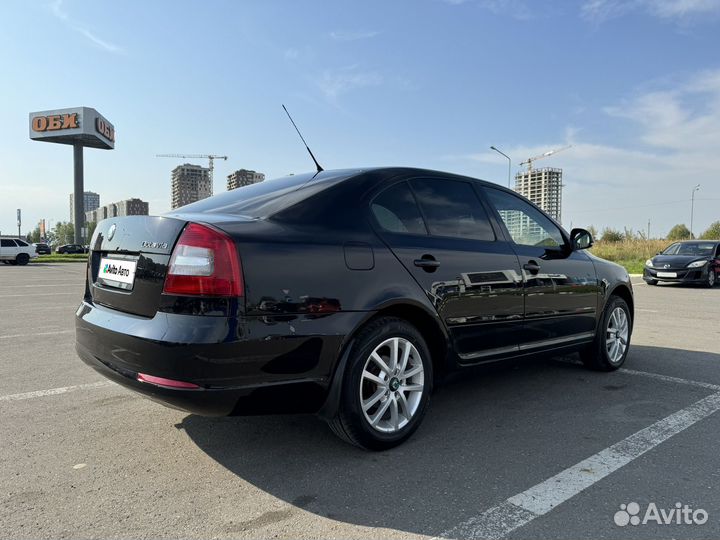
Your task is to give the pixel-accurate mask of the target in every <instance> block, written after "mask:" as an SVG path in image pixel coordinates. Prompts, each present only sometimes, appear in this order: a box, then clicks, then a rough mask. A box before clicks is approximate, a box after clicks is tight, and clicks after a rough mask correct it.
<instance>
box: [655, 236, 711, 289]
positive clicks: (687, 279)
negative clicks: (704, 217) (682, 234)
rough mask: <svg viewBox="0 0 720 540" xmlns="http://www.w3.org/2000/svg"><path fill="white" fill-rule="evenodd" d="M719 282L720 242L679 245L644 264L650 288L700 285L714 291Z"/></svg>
mask: <svg viewBox="0 0 720 540" xmlns="http://www.w3.org/2000/svg"><path fill="white" fill-rule="evenodd" d="M718 278H720V241H717V240H685V241H682V242H676V243H674V244H672V245H670V246H669V247H668V248H666V249H665V250H664V251H661V252H660V253H658V254H657V255H655V256H654V257H652V258H650V259H648V260H647V261H645V269H644V271H643V279H644V280H645V282H646V283H647V284H648V285H657V284H658V283H659V282H660V281H667V282H670V283H698V284H702V285H705V286H706V287H714V286H715V284H716V283H717V282H718Z"/></svg>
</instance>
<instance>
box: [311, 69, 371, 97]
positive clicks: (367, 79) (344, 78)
mask: <svg viewBox="0 0 720 540" xmlns="http://www.w3.org/2000/svg"><path fill="white" fill-rule="evenodd" d="M382 83H383V77H382V75H380V74H379V73H377V72H375V71H358V70H357V68H356V66H348V67H346V68H342V69H340V70H326V71H324V72H323V74H322V76H321V77H320V79H319V81H318V83H317V84H318V87H319V88H320V91H321V92H322V94H323V96H325V98H326V99H327V100H328V101H329V102H330V103H333V104H337V101H338V98H340V96H342V95H345V94H348V93H350V92H353V91H355V90H358V89H360V88H367V87H372V86H380V85H381V84H382Z"/></svg>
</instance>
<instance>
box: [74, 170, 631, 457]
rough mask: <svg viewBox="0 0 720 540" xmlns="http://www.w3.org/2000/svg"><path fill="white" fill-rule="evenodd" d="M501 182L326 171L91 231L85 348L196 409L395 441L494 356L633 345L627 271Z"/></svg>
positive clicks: (581, 233)
mask: <svg viewBox="0 0 720 540" xmlns="http://www.w3.org/2000/svg"><path fill="white" fill-rule="evenodd" d="M591 245H592V238H591V236H590V234H589V233H588V232H587V231H585V230H582V229H574V230H573V231H572V232H570V233H567V232H566V231H565V230H563V228H562V227H561V226H559V225H558V224H557V223H556V222H555V221H553V220H552V219H550V218H549V217H548V216H547V215H545V214H544V213H543V212H542V211H541V210H539V209H538V208H537V207H536V206H534V205H533V204H531V203H530V202H528V201H527V200H526V199H524V198H523V197H520V196H519V195H517V194H516V193H514V192H512V191H510V190H508V189H504V188H502V187H499V186H498V185H495V184H491V183H487V182H483V181H480V180H475V179H472V178H467V177H463V176H457V175H453V174H447V173H441V172H435V171H427V170H420V169H408V168H378V169H363V170H339V171H323V172H319V173H316V174H302V175H296V176H289V177H287V178H281V179H277V180H269V181H265V182H262V183H259V184H255V185H251V186H247V187H243V188H240V189H237V190H234V191H230V192H226V193H222V194H220V195H216V196H214V197H210V198H208V199H204V200H202V201H199V202H196V203H193V204H190V205H188V206H184V207H182V208H179V209H177V210H175V211H173V212H171V213H168V214H166V215H164V216H159V217H156V216H131V217H122V218H112V219H108V220H105V221H102V222H100V223H99V224H98V226H97V228H96V230H95V233H94V235H93V238H92V242H91V245H90V247H91V251H90V256H89V260H88V267H87V282H86V287H85V295H84V298H83V301H82V304H81V305H80V307H79V308H78V310H77V314H76V330H77V352H78V354H79V355H80V357H81V358H82V359H83V360H84V361H85V362H86V363H88V364H89V365H91V366H92V367H93V368H95V369H96V370H98V371H99V372H101V373H103V374H104V375H105V376H107V377H108V378H110V379H112V380H114V381H116V382H118V383H120V384H122V385H124V386H126V387H128V388H130V389H132V390H135V391H137V392H140V393H142V394H144V395H146V396H148V397H150V398H152V399H154V400H157V401H160V402H162V403H165V404H166V405H169V406H172V407H176V408H179V409H182V410H185V411H189V412H192V413H196V414H200V415H210V416H212V415H242V414H259V413H283V412H287V413H298V412H309V413H317V414H319V415H320V416H321V417H323V418H325V419H326V420H327V421H328V423H329V424H330V426H331V427H332V429H333V430H334V431H335V433H336V434H337V435H339V436H340V437H342V438H343V439H345V440H347V441H348V442H351V443H353V444H356V445H358V446H361V447H364V448H368V449H375V450H378V449H384V448H390V447H392V446H395V445H397V444H400V443H401V442H403V441H404V440H406V439H407V438H408V437H409V436H410V435H411V434H412V433H413V432H414V431H415V430H416V429H417V427H418V425H419V424H420V422H421V421H422V419H423V416H424V415H425V413H426V411H427V408H428V404H429V402H430V397H431V393H432V389H433V386H434V385H435V384H436V383H437V382H438V381H439V380H441V379H442V378H443V377H444V376H445V375H447V374H448V373H450V372H452V371H457V370H461V369H464V368H466V367H468V366H474V365H478V364H482V363H487V362H495V361H499V360H504V359H509V358H516V357H519V356H525V355H536V354H538V353H540V352H548V351H551V352H553V353H555V352H556V353H567V352H572V351H579V352H580V356H581V358H582V360H583V361H584V363H585V364H586V365H587V366H588V367H591V368H594V369H598V370H605V371H611V370H615V369H617V368H619V367H620V366H621V365H622V364H623V363H624V362H625V358H626V356H627V354H628V347H629V344H630V336H631V332H632V324H633V294H632V286H631V283H630V280H629V278H628V274H627V272H626V271H625V270H624V269H623V268H621V267H620V266H617V265H615V264H612V263H609V262H607V261H603V260H601V259H598V258H597V257H594V256H593V255H591V254H590V253H588V252H587V251H586V248H589V247H590V246H591Z"/></svg>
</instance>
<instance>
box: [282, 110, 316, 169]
mask: <svg viewBox="0 0 720 540" xmlns="http://www.w3.org/2000/svg"><path fill="white" fill-rule="evenodd" d="M282 108H283V109H285V114H287V115H288V118H289V119H290V121H291V122H292V125H293V127H294V128H295V131H297V134H298V135H300V139H301V140H302V142H303V144H304V145H305V148H307V151H308V154H310V157H311V158H312V160H313V161H314V162H315V166H316V167H317V172H319V173H320V172H323V171H324V170H325V169H323V168H322V167H321V166H320V164H319V163H318V160H317V159H315V156H314V155H313V153H312V150H310V147H309V146H308V145H307V143H306V142H305V138H304V137H303V136H302V133H300V130H299V129H298V127H297V126H296V125H295V121H294V120H293V119H292V116H290V113H289V112H288V110H287V108H285V105H283V106H282Z"/></svg>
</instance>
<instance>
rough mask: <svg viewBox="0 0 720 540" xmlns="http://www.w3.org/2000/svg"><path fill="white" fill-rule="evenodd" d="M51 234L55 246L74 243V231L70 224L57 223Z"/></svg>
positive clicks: (64, 222) (65, 222)
mask: <svg viewBox="0 0 720 540" xmlns="http://www.w3.org/2000/svg"><path fill="white" fill-rule="evenodd" d="M52 233H53V239H54V243H56V244H60V245H62V244H72V243H73V242H74V241H75V229H74V227H73V224H72V223H70V222H67V221H62V222H61V221H58V222H57V224H56V225H55V228H54V229H53V231H52Z"/></svg>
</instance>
